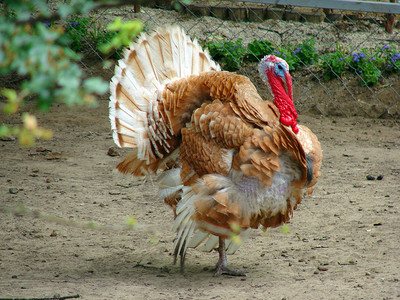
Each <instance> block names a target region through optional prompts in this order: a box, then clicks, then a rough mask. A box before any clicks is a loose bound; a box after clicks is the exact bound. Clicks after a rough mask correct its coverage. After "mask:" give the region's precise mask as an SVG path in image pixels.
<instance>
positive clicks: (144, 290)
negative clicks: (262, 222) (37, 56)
mask: <svg viewBox="0 0 400 300" xmlns="http://www.w3.org/2000/svg"><path fill="white" fill-rule="evenodd" d="M107 116H108V113H107V100H106V99H103V100H101V101H100V103H99V106H98V108H95V109H92V108H76V109H69V108H66V107H64V106H58V107H54V108H53V109H52V110H51V111H50V112H49V113H47V114H43V115H39V119H40V122H41V124H43V125H46V126H47V127H50V128H52V129H53V130H54V134H55V137H54V139H53V140H51V141H41V142H39V143H38V144H37V146H36V148H28V149H21V148H20V147H19V146H18V144H17V142H16V141H1V142H0V157H1V166H0V194H1V195H2V196H1V205H2V206H7V207H16V206H18V205H24V206H25V207H26V208H28V209H30V210H38V211H40V212H42V213H44V214H46V216H45V217H42V218H34V217H32V216H29V215H24V216H21V217H18V216H15V215H12V214H4V213H3V214H1V218H0V228H1V232H0V297H43V296H52V295H55V294H59V295H62V296H66V295H75V294H79V295H80V296H81V298H82V299H143V298H148V299H160V298H163V299H164V298H165V299H177V298H181V299H193V298H197V299H214V298H217V299H218V298H219V299H232V298H236V299H250V298H251V299H265V298H268V299H284V298H285V299H333V298H335V299H382V298H383V299H394V298H397V297H400V262H399V260H398V256H399V231H400V218H399V210H400V202H399V199H400V186H399V182H400V123H399V122H397V121H394V120H372V119H362V118H346V119H341V118H335V119H333V118H327V117H318V116H311V115H310V116H305V115H302V116H301V117H300V123H303V124H307V125H308V126H309V127H310V128H311V129H312V130H313V131H314V132H315V133H316V134H317V135H318V136H319V138H320V141H321V143H322V146H323V150H324V165H323V169H322V172H323V177H322V178H321V180H320V181H319V183H318V185H317V186H316V190H315V192H314V194H313V195H312V196H311V197H308V198H306V199H305V200H304V201H303V203H302V204H301V205H300V206H299V208H298V210H297V211H295V214H294V218H293V219H292V221H291V222H290V223H289V225H288V226H289V228H290V232H289V233H283V232H282V230H281V229H279V228H277V229H273V230H268V231H267V232H266V233H263V232H262V231H254V232H253V233H252V235H251V237H250V238H249V239H248V240H247V241H246V243H245V244H244V245H242V247H241V248H240V249H239V250H238V251H237V253H236V254H235V255H233V256H230V257H229V260H230V263H231V265H232V266H234V267H237V268H241V269H244V270H246V272H247V277H245V278H238V277H219V278H214V277H212V272H211V269H212V267H213V265H214V264H215V262H216V260H217V253H202V252H199V251H197V250H189V253H188V258H187V266H186V273H185V275H181V274H180V273H179V268H178V267H177V266H174V265H172V257H171V253H170V251H171V249H172V240H173V237H174V233H173V232H172V230H171V224H172V219H173V218H172V212H170V211H169V208H168V207H166V206H165V205H164V204H163V203H162V202H161V201H160V200H159V199H157V192H156V184H155V183H153V182H152V180H147V181H146V182H144V181H141V180H132V179H131V178H130V177H124V178H121V177H119V176H116V175H115V174H114V173H113V172H112V170H113V168H114V167H115V165H116V163H117V162H118V161H119V160H120V157H118V156H117V157H112V156H109V155H107V152H108V149H109V148H110V147H112V146H113V141H112V138H111V134H110V129H109V122H108V117H107ZM1 118H2V119H3V118H5V116H4V115H2V116H1ZM16 120H17V118H15V119H14V118H8V119H7V122H8V123H13V122H16ZM119 152H121V154H122V152H123V151H121V150H119ZM367 175H373V176H374V177H377V176H378V175H383V179H382V180H367V178H366V176H367ZM132 215H133V216H135V218H137V222H138V226H137V228H135V229H133V230H122V229H123V226H124V224H125V221H126V218H127V217H129V216H132ZM54 217H61V218H63V220H64V221H66V222H70V223H72V225H75V226H66V225H63V224H60V221H58V222H51V221H52V219H54ZM46 218H47V219H48V218H50V220H47V219H46ZM56 221H57V220H56ZM90 221H93V222H95V223H96V224H98V225H104V226H105V228H103V229H100V230H90V229H85V228H81V227H83V226H84V225H85V224H87V222H90ZM119 228H120V229H121V230H120V229H119Z"/></svg>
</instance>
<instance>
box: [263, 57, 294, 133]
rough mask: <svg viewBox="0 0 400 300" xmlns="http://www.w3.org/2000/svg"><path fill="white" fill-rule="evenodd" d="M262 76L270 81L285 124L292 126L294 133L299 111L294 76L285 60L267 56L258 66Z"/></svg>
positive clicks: (269, 84)
mask: <svg viewBox="0 0 400 300" xmlns="http://www.w3.org/2000/svg"><path fill="white" fill-rule="evenodd" d="M258 71H259V72H260V76H261V78H262V79H263V80H264V81H265V82H266V83H268V86H269V87H270V90H271V93H272V96H273V97H274V103H275V105H276V107H278V109H279V111H280V113H281V117H280V121H281V123H282V124H283V125H286V126H291V127H292V130H293V132H294V133H298V132H299V128H298V127H297V112H296V109H295V108H294V104H293V92H292V77H291V76H290V73H289V65H288V64H287V62H286V61H285V60H283V59H282V58H280V57H276V56H274V55H267V56H265V57H264V58H263V59H262V60H261V62H260V65H259V66H258Z"/></svg>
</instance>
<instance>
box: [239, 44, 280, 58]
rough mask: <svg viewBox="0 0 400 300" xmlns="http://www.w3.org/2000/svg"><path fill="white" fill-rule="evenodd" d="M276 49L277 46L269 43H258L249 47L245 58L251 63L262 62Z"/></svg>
mask: <svg viewBox="0 0 400 300" xmlns="http://www.w3.org/2000/svg"><path fill="white" fill-rule="evenodd" d="M275 49H276V46H275V45H273V44H272V43H271V42H269V41H257V40H255V41H254V42H252V43H249V44H248V45H247V53H246V55H245V58H246V59H247V60H249V61H254V62H257V61H260V60H261V59H262V58H263V57H264V56H265V55H267V54H268V53H271V52H272V51H273V50H275Z"/></svg>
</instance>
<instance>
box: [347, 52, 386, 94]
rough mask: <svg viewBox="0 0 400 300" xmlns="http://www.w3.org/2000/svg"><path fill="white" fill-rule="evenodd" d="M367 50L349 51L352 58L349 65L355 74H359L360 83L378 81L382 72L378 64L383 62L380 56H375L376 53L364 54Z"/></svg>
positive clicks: (366, 83) (370, 83)
mask: <svg viewBox="0 0 400 300" xmlns="http://www.w3.org/2000/svg"><path fill="white" fill-rule="evenodd" d="M367 51H368V50H365V49H364V50H362V51H361V52H353V53H351V56H352V59H351V61H350V66H351V68H352V69H353V71H354V72H355V73H356V74H359V75H360V76H361V79H362V82H361V84H362V85H368V86H370V85H374V84H376V83H377V82H378V80H379V77H381V75H382V72H381V70H379V66H381V65H382V64H383V62H384V61H383V60H382V58H377V56H376V54H372V53H371V51H368V52H370V55H368V54H366V52H367Z"/></svg>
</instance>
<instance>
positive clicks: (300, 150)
mask: <svg viewBox="0 0 400 300" xmlns="http://www.w3.org/2000/svg"><path fill="white" fill-rule="evenodd" d="M259 73H260V76H261V78H262V79H263V81H265V83H266V84H267V85H268V87H269V88H270V91H271V94H272V97H273V101H264V100H263V99H262V98H261V97H260V95H259V94H258V92H257V90H256V88H255V86H254V85H253V84H252V83H251V81H250V80H249V79H248V78H247V77H245V76H241V75H237V74H235V73H230V72H225V71H221V68H220V66H219V65H218V64H216V63H215V62H214V61H213V60H212V59H211V57H210V55H209V54H208V52H207V51H204V50H203V49H202V48H201V47H200V46H199V44H198V42H197V41H196V40H195V39H191V38H190V37H188V36H187V35H186V34H185V32H184V30H183V29H182V28H180V27H178V26H169V27H161V28H159V29H157V30H155V31H154V32H153V33H151V34H142V35H141V36H140V38H139V39H138V40H137V41H136V42H135V43H134V44H132V45H131V46H130V47H129V48H127V49H125V50H124V58H123V59H121V60H119V61H118V64H117V65H116V67H115V75H114V77H113V78H112V80H111V83H110V87H111V96H110V103H109V108H110V120H111V128H112V132H113V139H114V142H115V143H116V144H117V145H118V146H119V147H128V148H132V152H130V153H129V154H128V155H127V156H126V157H125V159H123V160H122V161H121V162H120V163H119V164H118V166H117V169H118V170H119V171H120V172H121V173H123V174H132V175H134V176H146V175H149V174H158V183H159V196H160V197H161V199H164V202H165V203H166V204H168V205H169V206H171V208H172V209H173V213H174V224H173V229H174V230H175V231H176V233H177V235H176V239H175V241H174V258H175V260H174V261H175V262H176V260H177V258H178V257H180V265H181V270H182V272H183V268H184V262H185V255H186V251H187V249H188V248H199V249H201V250H203V251H212V250H213V249H217V250H218V253H219V260H218V263H217V264H216V270H215V275H220V274H231V275H243V273H242V272H240V271H236V270H231V269H229V268H228V265H227V258H226V254H231V253H234V252H235V251H236V250H237V249H238V248H239V246H240V244H241V243H240V242H238V241H240V240H241V241H243V239H244V238H245V237H246V235H248V233H249V231H250V229H251V228H253V229H256V228H260V227H261V228H262V229H266V228H268V227H276V226H279V225H281V224H283V223H285V222H287V221H288V220H289V219H290V217H291V216H292V214H293V210H294V209H296V207H297V205H298V204H299V203H300V202H301V199H302V197H303V195H305V194H307V193H308V194H310V193H311V192H312V187H313V185H314V184H315V183H316V181H317V178H318V177H319V176H320V166H321V161H322V152H321V147H320V143H319V142H318V139H317V137H316V136H315V135H314V134H313V133H312V132H311V130H310V129H308V128H307V127H305V126H302V125H298V124H297V113H296V110H295V108H294V105H293V96H292V80H291V76H290V74H289V67H288V64H287V63H286V62H285V61H284V60H283V59H281V58H278V57H275V56H274V55H267V56H265V57H264V58H263V59H262V60H261V62H260V64H259Z"/></svg>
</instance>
